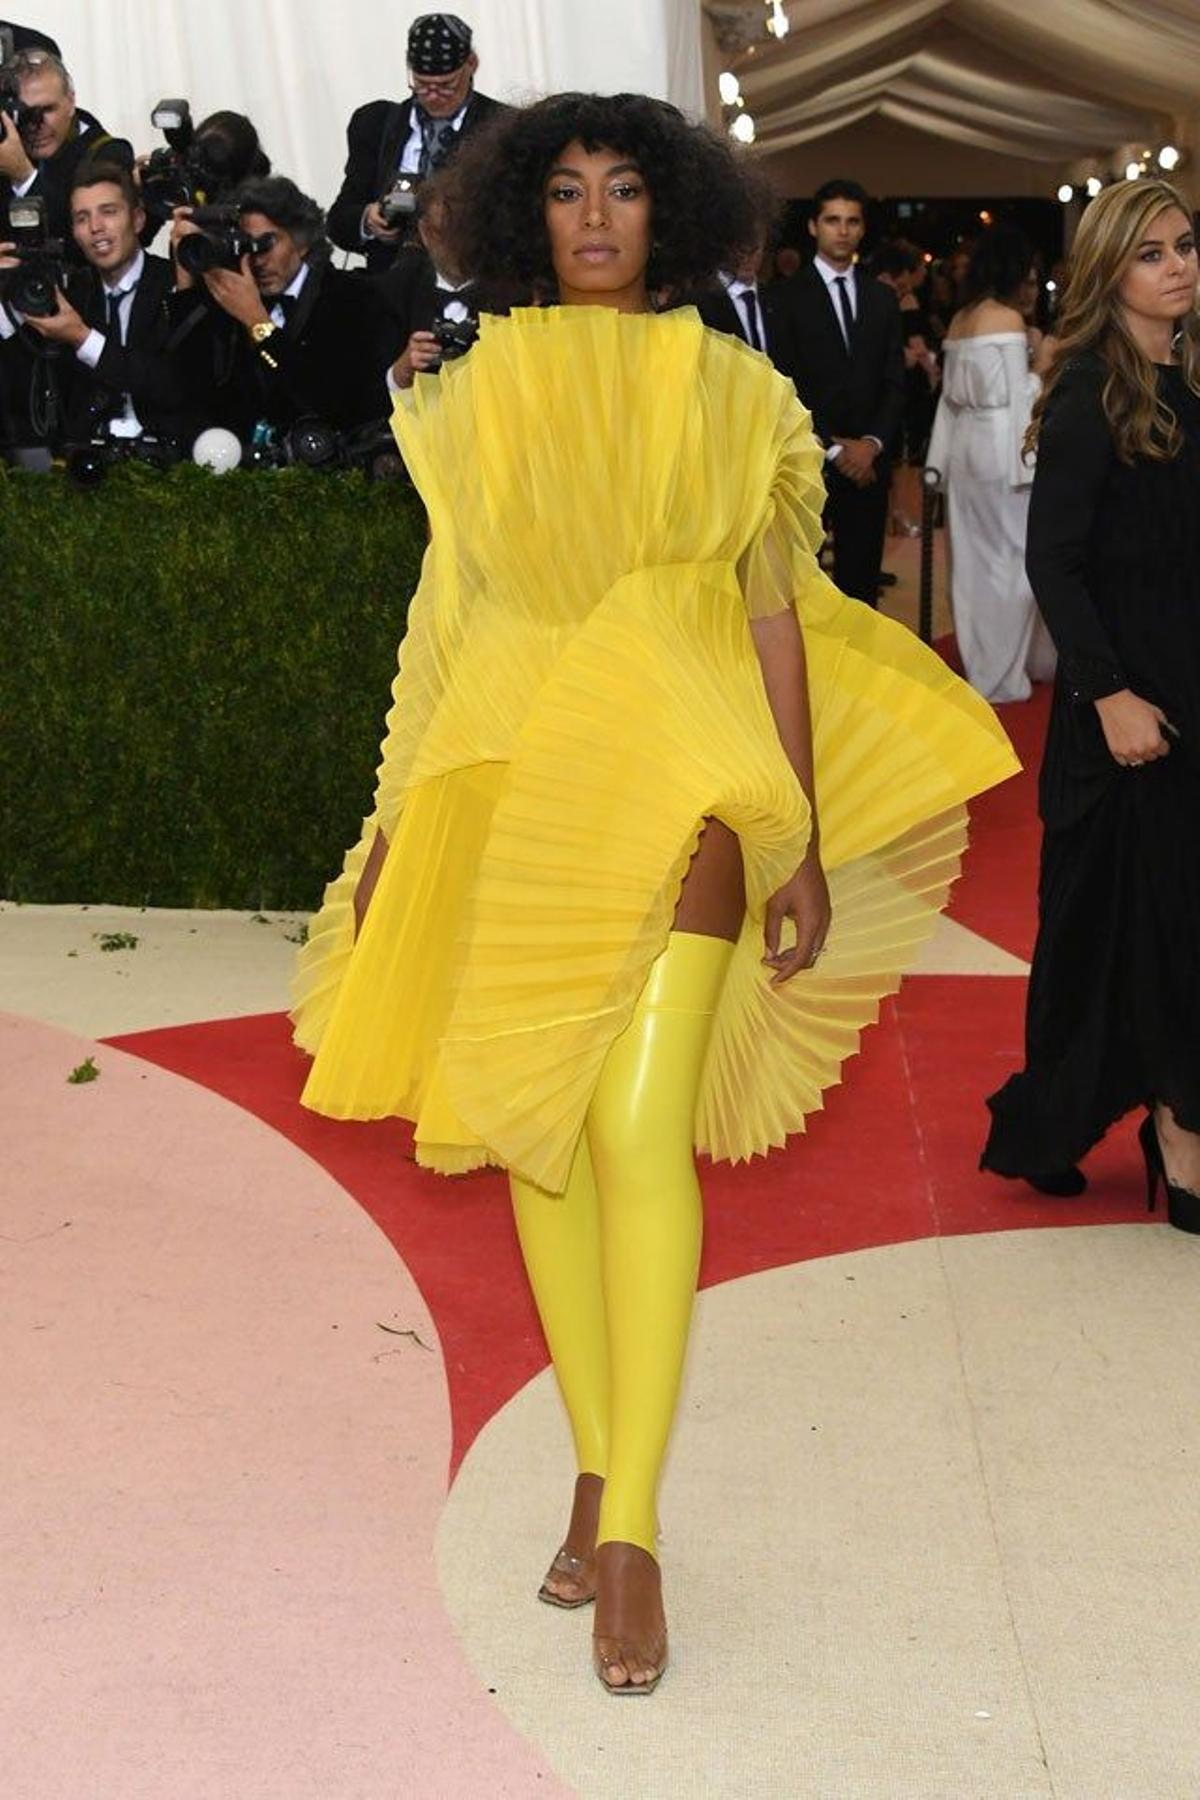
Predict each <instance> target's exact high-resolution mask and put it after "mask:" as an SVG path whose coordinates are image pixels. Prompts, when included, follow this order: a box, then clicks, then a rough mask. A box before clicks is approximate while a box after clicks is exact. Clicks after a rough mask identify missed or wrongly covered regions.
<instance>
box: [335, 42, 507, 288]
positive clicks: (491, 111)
mask: <svg viewBox="0 0 1200 1800" xmlns="http://www.w3.org/2000/svg"><path fill="white" fill-rule="evenodd" d="M478 66H479V58H478V57H477V56H476V55H475V52H474V51H473V49H472V48H471V28H470V26H469V25H467V24H466V23H464V21H463V20H462V19H460V18H457V17H456V16H455V14H453V13H425V14H424V15H423V16H422V17H421V18H419V19H416V20H415V21H414V22H413V25H412V27H411V28H410V30H409V34H408V83H409V87H410V88H411V90H412V99H411V100H401V101H392V100H373V101H371V103H370V105H368V106H360V107H359V109H358V111H357V112H356V113H355V114H354V116H353V117H352V118H351V120H350V125H349V128H348V130H347V134H346V136H347V143H348V147H349V154H348V156H347V159H346V173H345V177H344V179H343V182H342V189H341V192H340V193H339V195H338V197H337V199H336V200H335V201H334V203H333V205H332V207H331V208H330V209H329V235H330V237H331V238H332V239H333V242H334V243H335V244H337V245H338V246H339V247H340V248H341V249H343V250H358V251H361V252H362V253H363V255H364V256H365V257H366V259H367V267H368V269H369V270H370V271H371V273H372V274H379V273H381V272H382V271H383V270H385V269H387V268H390V267H391V265H392V263H393V262H394V261H395V258H396V253H397V251H398V250H399V248H400V245H401V244H402V243H403V242H404V241H405V236H406V228H407V227H408V225H409V223H410V218H409V217H408V216H406V213H404V212H400V213H396V212H395V211H394V210H393V208H392V207H389V206H388V205H387V196H388V195H389V194H391V193H392V191H393V190H394V189H395V187H396V183H397V180H398V179H399V178H401V177H403V178H405V181H406V186H407V190H408V192H407V194H402V195H401V196H400V201H401V204H403V205H404V206H405V207H406V209H407V213H408V214H411V211H412V204H413V202H412V196H411V190H412V188H413V187H414V186H416V185H419V183H420V182H421V181H423V180H424V179H425V178H426V176H429V175H433V174H436V172H437V171H438V170H439V169H441V168H444V167H445V166H446V164H447V163H448V162H449V161H450V159H451V158H452V156H453V154H454V151H455V149H456V148H457V145H458V141H459V135H460V134H461V133H466V132H469V131H473V130H474V129H475V127H476V126H477V125H480V124H482V123H483V121H484V120H485V119H488V118H491V117H494V116H495V115H496V114H497V113H499V112H501V111H503V110H504V109H503V108H502V107H501V106H500V103H499V102H498V101H496V100H491V99H489V98H488V96H487V95H486V94H478V93H476V92H475V86H474V83H475V71H476V69H477V68H478Z"/></svg>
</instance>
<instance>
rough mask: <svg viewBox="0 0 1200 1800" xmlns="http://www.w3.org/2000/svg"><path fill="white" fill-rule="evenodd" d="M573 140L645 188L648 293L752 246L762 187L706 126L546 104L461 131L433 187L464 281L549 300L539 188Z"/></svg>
mask: <svg viewBox="0 0 1200 1800" xmlns="http://www.w3.org/2000/svg"><path fill="white" fill-rule="evenodd" d="M577 141H578V142H579V143H581V144H583V146H584V148H585V149H586V150H588V151H594V150H600V149H605V150H612V151H615V152H616V153H617V154H618V155H621V156H627V157H628V158H629V159H630V161H631V162H635V163H636V164H637V166H638V168H639V169H640V171H641V173H642V175H643V176H644V178H645V181H646V185H647V186H648V188H649V190H650V197H651V202H652V205H653V218H654V228H653V229H654V249H653V252H652V255H651V260H650V266H649V268H648V270H647V277H646V278H647V285H648V286H649V287H651V288H673V289H678V288H692V287H699V286H702V285H704V284H705V283H706V282H708V281H711V279H712V278H713V277H714V276H715V275H716V273H717V270H718V269H727V268H730V267H732V266H733V264H734V263H735V262H736V261H737V260H738V259H739V258H740V257H741V256H742V255H743V254H744V253H745V252H746V250H748V249H749V248H750V247H751V246H752V245H753V244H754V243H755V242H756V241H757V240H758V239H759V238H760V237H762V236H763V235H764V232H765V229H766V226H767V223H768V213H769V211H770V202H769V199H768V190H767V189H766V187H765V185H764V182H763V180H762V178H761V177H760V176H759V175H758V174H757V173H756V172H754V171H752V170H751V169H749V168H748V167H746V166H745V165H744V164H743V163H742V162H740V161H739V159H738V157H737V156H736V155H735V153H734V151H733V149H732V146H731V145H729V144H728V143H726V142H725V140H724V139H722V138H720V137H718V136H717V135H716V133H715V132H712V131H710V130H709V129H708V127H707V126H706V125H693V124H690V123H689V122H688V120H687V119H685V118H684V116H683V114H682V113H681V112H679V111H678V110H677V109H676V108H675V107H673V106H668V105H667V104H666V103H665V102H664V101H661V100H652V99H650V98H649V97H648V96H647V95H645V94H552V95H550V96H549V98H547V99H545V100H539V101H537V102H536V104H535V105H533V106H527V107H523V108H521V109H519V110H517V111H513V112H509V113H506V114H505V115H504V116H503V117H502V118H500V119H499V120H497V121H496V122H495V123H494V124H489V125H488V126H486V127H484V128H483V129H481V130H479V131H476V132H473V133H472V134H471V136H470V137H469V138H468V139H467V140H466V142H465V143H464V144H463V146H462V148H461V149H460V150H459V151H458V153H457V155H456V156H455V158H454V163H453V165H452V167H451V169H450V170H449V171H448V172H447V175H446V176H444V177H439V178H438V179H439V185H440V184H441V183H442V182H443V181H444V182H445V183H446V198H447V201H448V210H449V217H448V222H447V223H448V235H449V237H450V238H451V240H452V243H453V248H454V252H455V260H456V262H457V263H458V266H459V267H460V268H461V269H462V271H463V273H464V275H466V276H467V277H468V278H470V279H474V280H479V281H488V282H498V281H504V280H506V279H507V280H509V281H513V280H515V281H518V282H520V283H522V284H523V285H528V286H530V287H532V288H533V289H535V290H536V291H538V292H540V293H543V294H546V295H550V294H553V293H554V292H555V289H556V281H555V275H554V266H553V262H552V259H551V255H550V241H549V238H548V236H547V232H546V221H545V195H544V190H545V183H546V177H547V176H548V175H549V173H550V170H551V169H552V168H553V167H554V166H555V164H556V162H557V161H558V159H559V157H560V155H561V154H562V152H563V150H565V149H566V147H567V145H568V144H571V143H575V142H577Z"/></svg>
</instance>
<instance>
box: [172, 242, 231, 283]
mask: <svg viewBox="0 0 1200 1800" xmlns="http://www.w3.org/2000/svg"><path fill="white" fill-rule="evenodd" d="M175 257H176V260H177V262H178V263H179V266H180V268H181V269H182V270H183V271H184V273H185V274H187V275H211V273H212V271H213V270H214V269H219V268H220V267H221V249H220V246H219V245H218V244H214V242H213V240H212V239H211V238H210V237H206V236H205V235H204V233H203V232H202V231H189V232H188V234H187V236H186V237H182V238H180V240H179V244H178V246H177V248H176V251H175Z"/></svg>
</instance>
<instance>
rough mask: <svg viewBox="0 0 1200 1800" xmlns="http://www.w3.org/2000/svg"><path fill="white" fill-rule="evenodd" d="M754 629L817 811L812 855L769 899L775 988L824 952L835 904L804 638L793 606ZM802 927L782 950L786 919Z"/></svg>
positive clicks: (766, 681)
mask: <svg viewBox="0 0 1200 1800" xmlns="http://www.w3.org/2000/svg"><path fill="white" fill-rule="evenodd" d="M750 633H751V636H752V637H753V639H754V648H755V650H756V651H757V653H758V660H759V664H760V666H761V668H762V677H763V686H764V688H765V689H766V693H767V703H768V705H769V706H770V708H771V714H772V717H773V718H774V720H775V728H776V730H777V731H778V733H779V741H780V743H781V744H782V745H783V748H784V753H785V755H786V756H787V759H788V761H789V762H790V763H791V765H792V767H793V769H794V770H795V771H796V777H797V779H798V781H799V783H800V786H801V787H802V788H803V789H804V793H805V795H806V797H807V799H808V804H809V807H810V809H811V812H812V836H811V838H810V839H809V845H808V853H807V855H806V856H805V858H804V861H803V862H802V863H801V864H800V867H799V868H798V869H797V870H796V873H795V874H794V875H793V876H792V878H791V880H790V881H787V882H785V883H784V885H783V887H781V888H780V889H779V890H778V892H777V893H775V894H772V896H771V898H770V900H769V901H768V902H767V911H766V919H765V923H764V930H763V937H764V942H765V946H766V955H765V957H764V958H763V960H764V962H765V963H767V964H768V966H769V967H770V968H772V969H773V970H774V974H773V975H772V977H771V985H772V987H778V986H779V985H780V984H781V983H782V982H785V981H789V980H790V979H791V977H792V976H793V975H796V974H798V973H799V971H800V970H801V969H809V968H811V967H812V965H813V963H814V962H815V961H816V960H817V957H818V956H819V955H820V954H821V950H822V948H823V946H824V943H825V937H826V934H827V933H828V931H829V920H830V914H831V907H830V902H829V888H828V886H827V885H826V881H825V872H824V870H823V869H822V867H821V840H820V832H819V828H818V820H817V801H816V790H815V787H814V783H813V742H812V717H811V713H810V711H809V703H808V664H807V662H806V660H805V655H804V636H803V633H802V632H801V630H800V622H799V620H798V619H797V617H796V614H795V613H794V612H793V611H792V610H790V609H789V610H788V611H787V612H779V613H772V614H771V615H770V616H769V617H767V618H761V619H751V621H750ZM785 919H791V920H793V921H794V923H795V927H796V943H795V947H794V948H793V949H791V950H785V951H781V950H780V932H781V930H782V926H783V921H784V920H785Z"/></svg>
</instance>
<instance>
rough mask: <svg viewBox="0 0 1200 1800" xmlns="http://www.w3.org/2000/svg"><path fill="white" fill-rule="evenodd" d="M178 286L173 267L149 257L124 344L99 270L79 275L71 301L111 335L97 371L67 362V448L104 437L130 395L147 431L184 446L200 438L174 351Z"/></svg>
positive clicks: (72, 286) (74, 280) (73, 360)
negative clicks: (172, 306) (170, 345)
mask: <svg viewBox="0 0 1200 1800" xmlns="http://www.w3.org/2000/svg"><path fill="white" fill-rule="evenodd" d="M173 287H174V277H173V274H172V271H171V265H170V263H169V262H167V261H166V259H165V258H164V257H161V256H147V257H146V261H145V264H144V266H143V269H142V277H141V280H140V281H139V282H138V286H137V291H136V293H135V294H134V297H133V304H132V306H131V308H130V312H129V323H128V326H127V328H126V332H125V342H124V344H120V343H118V342H117V340H116V336H115V334H113V333H110V332H109V329H108V301H107V296H106V294H105V290H104V284H103V282H102V281H101V280H100V277H99V276H98V275H97V273H96V271H95V270H94V269H90V268H89V269H86V270H82V271H81V272H80V273H79V274H78V275H76V276H73V277H72V280H71V282H70V287H69V292H68V296H67V297H68V299H69V300H70V301H71V303H72V305H73V306H74V307H75V310H76V311H77V312H78V313H79V314H80V316H81V317H82V318H83V319H84V320H85V321H86V322H87V324H89V325H93V326H95V328H96V330H97V331H102V332H103V333H104V334H105V345H104V350H103V352H102V353H101V357H100V361H99V362H98V363H97V364H96V367H95V368H94V369H91V368H89V367H88V366H87V364H86V363H81V362H80V361H79V358H78V357H77V356H72V357H71V358H70V360H69V363H68V364H67V369H66V381H65V388H66V392H65V396H64V399H65V426H64V432H63V435H64V438H65V439H66V441H67V443H70V444H79V443H86V442H87V440H88V439H89V438H91V437H92V436H94V435H95V434H96V432H98V431H102V430H103V429H104V426H105V425H106V423H107V421H108V419H109V418H110V417H111V415H112V413H113V411H114V409H117V410H119V409H120V406H121V403H122V398H123V396H124V395H125V394H128V395H129V396H130V397H131V399H132V400H133V404H134V409H135V411H136V412H137V415H138V418H139V419H140V420H141V422H142V426H143V429H144V430H145V431H147V432H148V433H149V434H150V435H151V436H153V437H173V438H180V439H182V440H183V441H184V442H185V443H187V442H190V441H191V439H192V438H194V436H195V434H196V430H197V429H198V427H197V424H196V416H195V413H194V411H193V410H192V408H191V407H190V406H189V405H188V401H187V394H186V390H185V387H184V383H183V380H182V377H181V375H180V371H179V369H178V367H177V365H176V363H175V361H174V359H173V358H172V357H171V356H170V354H169V353H168V350H167V340H168V338H169V336H170V330H171V324H170V313H169V302H170V297H171V293H172V290H173Z"/></svg>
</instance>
